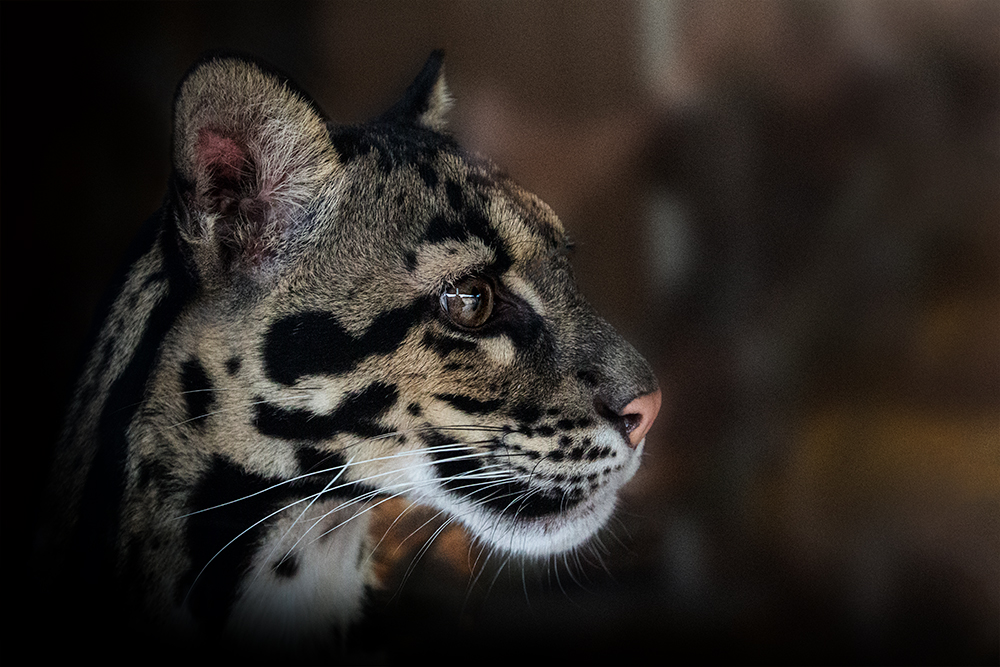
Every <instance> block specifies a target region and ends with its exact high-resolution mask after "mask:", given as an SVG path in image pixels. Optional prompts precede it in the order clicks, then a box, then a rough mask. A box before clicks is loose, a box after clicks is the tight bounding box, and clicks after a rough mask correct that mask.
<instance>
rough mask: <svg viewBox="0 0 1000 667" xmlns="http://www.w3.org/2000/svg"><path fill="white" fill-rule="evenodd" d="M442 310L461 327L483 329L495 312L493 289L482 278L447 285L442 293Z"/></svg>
mask: <svg viewBox="0 0 1000 667" xmlns="http://www.w3.org/2000/svg"><path fill="white" fill-rule="evenodd" d="M441 309H442V310H444V312H446V313H447V314H448V317H449V318H450V319H451V321H452V322H454V323H455V324H457V325H458V326H460V327H465V328H467V329H475V328H477V327H481V326H482V325H483V324H485V323H486V320H488V319H489V318H490V313H492V312H493V289H492V287H490V284H489V282H488V281H486V280H484V279H482V278H475V277H470V278H463V279H462V280H459V281H458V282H456V283H448V284H447V285H445V288H444V291H442V292H441Z"/></svg>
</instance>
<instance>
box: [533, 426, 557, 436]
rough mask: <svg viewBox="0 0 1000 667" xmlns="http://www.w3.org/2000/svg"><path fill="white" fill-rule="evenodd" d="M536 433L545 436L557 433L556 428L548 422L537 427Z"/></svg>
mask: <svg viewBox="0 0 1000 667" xmlns="http://www.w3.org/2000/svg"><path fill="white" fill-rule="evenodd" d="M535 433H536V434H537V435H540V436H542V437H543V438H549V437H552V436H553V435H555V434H556V430H555V429H554V428H552V427H551V426H549V425H548V424H543V425H542V426H539V427H538V428H536V429H535Z"/></svg>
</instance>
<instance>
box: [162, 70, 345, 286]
mask: <svg viewBox="0 0 1000 667" xmlns="http://www.w3.org/2000/svg"><path fill="white" fill-rule="evenodd" d="M174 169H175V171H176V173H177V175H178V177H179V178H178V179H177V182H178V186H179V194H180V197H179V202H178V203H179V208H180V214H181V216H180V231H181V235H182V237H183V238H184V239H185V240H186V241H188V245H189V247H191V248H192V251H193V255H194V260H195V264H196V265H197V266H198V267H199V270H200V271H201V272H202V273H203V274H209V273H218V272H220V271H222V272H228V271H230V270H232V269H233V268H234V267H239V268H243V269H254V268H257V267H259V266H260V265H261V264H262V263H263V262H265V261H266V260H267V259H269V258H272V257H276V256H278V255H280V254H281V253H282V251H283V249H284V248H286V247H287V246H288V245H289V244H290V243H291V242H292V239H293V238H294V231H295V228H296V227H297V226H298V225H299V224H300V223H301V222H302V221H303V220H304V219H305V217H306V209H307V207H308V205H309V203H310V202H311V201H312V199H313V198H314V197H315V196H316V194H317V193H318V192H319V190H320V188H321V187H323V186H324V183H326V182H327V181H328V179H329V178H330V177H331V176H333V175H334V174H335V173H336V172H337V170H338V169H339V163H338V162H337V160H336V155H335V153H334V152H333V149H332V147H331V146H330V142H329V135H328V132H327V129H326V123H325V120H324V119H323V118H322V116H321V115H320V114H319V112H318V111H317V110H316V107H315V105H314V104H313V103H312V101H311V100H309V99H308V98H306V97H305V96H304V95H302V94H301V93H299V92H297V91H296V90H295V89H294V88H293V87H292V86H291V85H290V84H288V83H287V82H286V81H285V80H284V79H282V78H281V77H280V76H278V75H276V74H274V73H271V72H269V71H266V70H264V69H263V68H262V67H261V66H259V65H257V64H256V63H253V62H250V61H247V60H243V59H239V58H231V57H223V58H215V59H209V60H206V61H204V62H202V63H200V64H199V65H197V66H195V68H193V69H192V70H191V72H190V73H189V74H188V76H187V77H186V78H185V79H184V81H183V82H182V83H181V86H180V89H179V91H178V94H177V101H176V103H175V108H174Z"/></svg>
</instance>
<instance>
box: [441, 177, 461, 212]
mask: <svg viewBox="0 0 1000 667" xmlns="http://www.w3.org/2000/svg"><path fill="white" fill-rule="evenodd" d="M444 189H445V193H446V194H447V195H448V205H449V206H450V207H451V210H453V211H455V212H456V213H461V212H462V208H464V206H465V203H464V202H463V200H462V186H461V185H459V184H458V183H457V182H455V181H453V180H451V179H448V182H447V183H446V184H445V186H444Z"/></svg>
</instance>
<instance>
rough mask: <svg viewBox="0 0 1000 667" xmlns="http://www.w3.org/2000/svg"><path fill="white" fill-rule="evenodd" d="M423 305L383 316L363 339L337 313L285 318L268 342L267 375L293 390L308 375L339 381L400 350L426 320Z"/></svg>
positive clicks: (310, 312) (265, 361)
mask: <svg viewBox="0 0 1000 667" xmlns="http://www.w3.org/2000/svg"><path fill="white" fill-rule="evenodd" d="M423 307H424V306H423V303H422V302H421V301H417V302H414V303H413V304H411V305H410V306H406V307H403V308H395V309H393V310H389V311H386V312H384V313H382V314H381V315H379V316H378V317H377V318H376V319H375V321H374V322H372V325H371V326H370V327H368V330H367V331H366V332H365V333H364V335H362V336H361V337H355V336H352V335H351V334H349V333H348V332H347V331H346V330H345V329H344V327H343V326H342V325H341V324H340V322H339V321H338V320H337V318H336V317H335V316H334V315H333V313H327V312H323V311H309V312H305V313H297V314H295V315H289V316H288V317H284V318H282V319H280V320H278V321H277V322H275V323H274V324H272V325H271V328H270V329H269V330H268V332H267V335H266V336H265V340H264V350H263V352H264V369H265V371H266V372H267V375H268V377H270V378H271V379H272V380H274V381H276V382H280V383H281V384H284V385H293V384H295V382H296V381H297V380H298V379H299V378H302V377H304V376H306V375H338V374H340V373H344V372H346V371H349V370H350V369H352V368H353V367H354V366H355V364H357V363H358V362H360V361H361V360H362V359H365V358H366V357H369V356H372V355H378V354H387V353H389V352H392V351H394V350H395V349H396V348H398V347H399V344H400V343H401V342H402V341H403V339H404V338H406V335H407V334H408V333H409V331H410V328H411V327H413V326H414V325H415V324H416V323H417V322H418V320H419V319H420V317H421V315H422V311H423Z"/></svg>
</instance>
